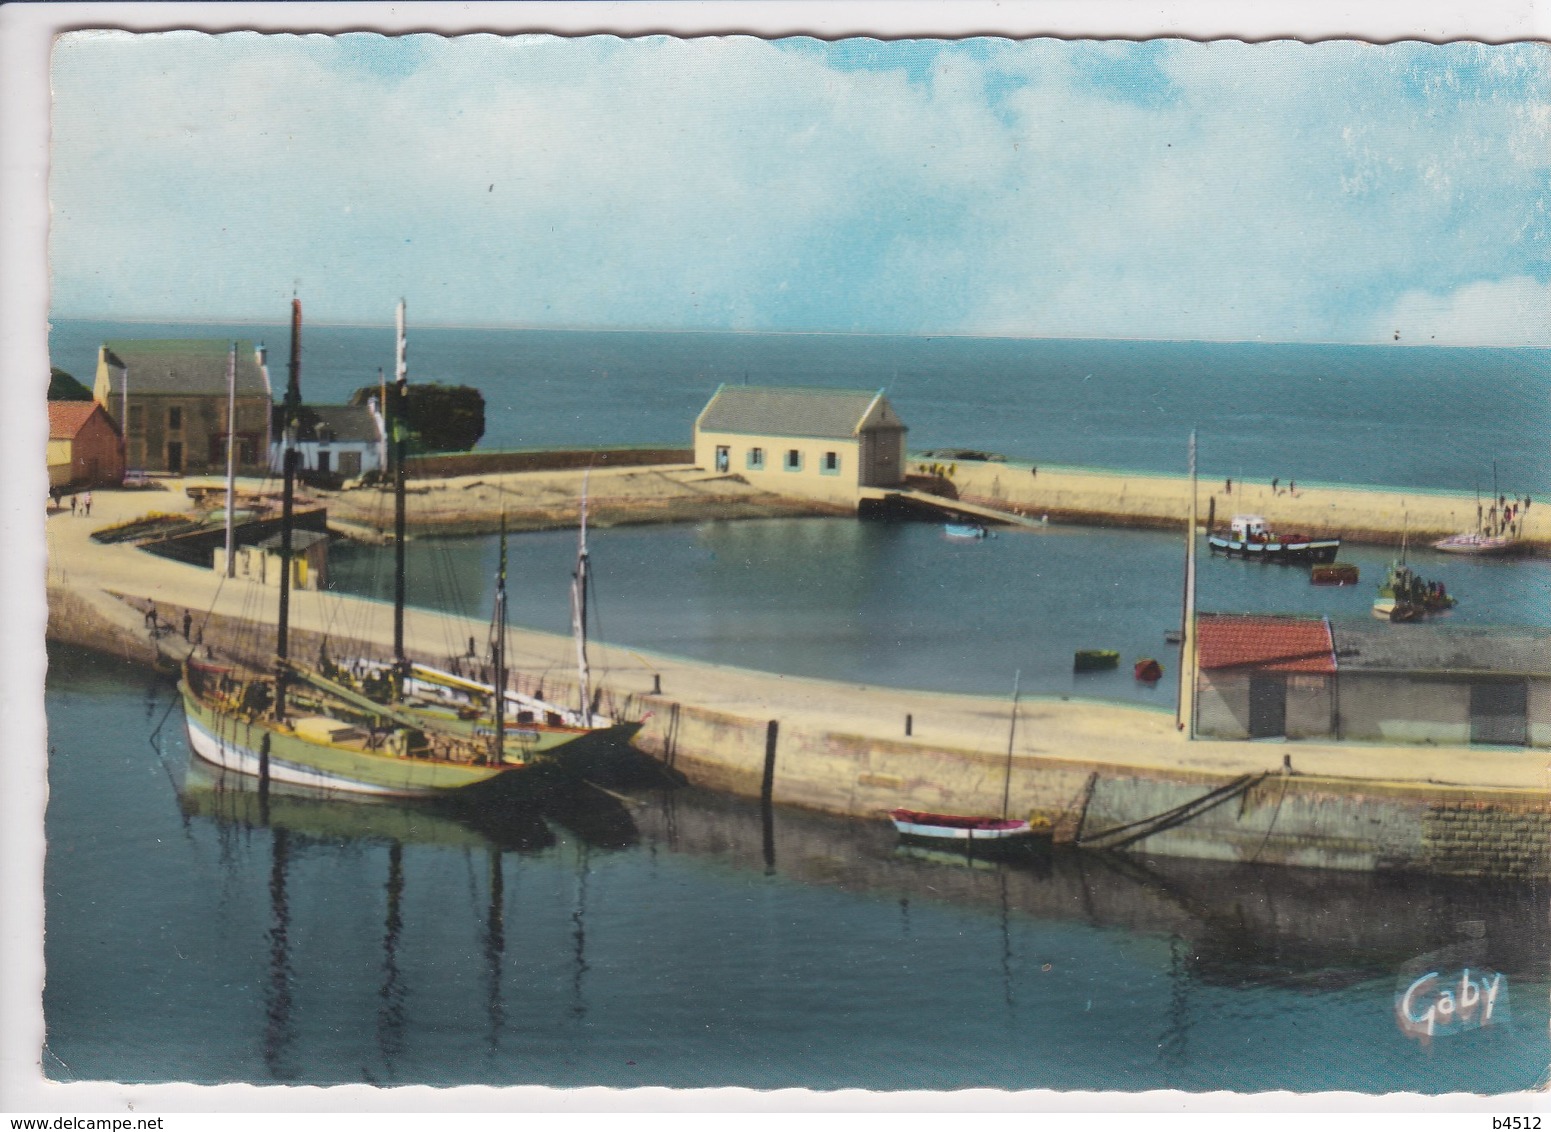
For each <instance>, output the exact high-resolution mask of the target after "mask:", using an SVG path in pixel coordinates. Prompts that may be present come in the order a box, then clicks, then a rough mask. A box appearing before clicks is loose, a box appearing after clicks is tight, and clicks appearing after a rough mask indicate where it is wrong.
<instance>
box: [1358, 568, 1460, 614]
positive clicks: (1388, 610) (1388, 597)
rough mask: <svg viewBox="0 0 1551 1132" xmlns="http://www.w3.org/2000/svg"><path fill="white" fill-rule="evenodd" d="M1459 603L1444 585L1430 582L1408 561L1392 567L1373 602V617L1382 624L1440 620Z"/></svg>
mask: <svg viewBox="0 0 1551 1132" xmlns="http://www.w3.org/2000/svg"><path fill="white" fill-rule="evenodd" d="M1458 604H1459V599H1458V598H1456V597H1454V596H1453V595H1452V594H1450V593H1449V591H1448V590H1447V589H1446V588H1445V586H1444V584H1443V583H1442V582H1429V581H1427V580H1426V579H1425V578H1423V577H1422V576H1421V575H1419V574H1418V573H1417V572H1416V571H1415V570H1413V569H1411V567H1409V566H1407V565H1406V564H1405V562H1404V560H1402V561H1400V562H1396V563H1394V564H1393V565H1391V566H1390V568H1389V575H1388V576H1387V577H1386V578H1385V579H1384V583H1383V584H1382V585H1381V586H1379V596H1378V597H1377V598H1375V599H1374V602H1373V615H1374V616H1375V617H1377V618H1379V620H1381V621H1416V620H1420V619H1421V618H1423V617H1436V616H1437V615H1438V614H1441V613H1447V612H1448V611H1449V610H1451V609H1453V608H1454V607H1455V606H1456V605H1458Z"/></svg>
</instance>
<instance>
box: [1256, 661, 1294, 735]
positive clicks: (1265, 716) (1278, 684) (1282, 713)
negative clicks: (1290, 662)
mask: <svg viewBox="0 0 1551 1132" xmlns="http://www.w3.org/2000/svg"><path fill="white" fill-rule="evenodd" d="M1286 734H1287V677H1286V676H1284V675H1283V674H1282V673H1280V672H1256V673H1254V674H1253V675H1252V676H1250V678H1249V737H1250V738H1251V739H1278V738H1281V737H1283V736H1285V735H1286Z"/></svg>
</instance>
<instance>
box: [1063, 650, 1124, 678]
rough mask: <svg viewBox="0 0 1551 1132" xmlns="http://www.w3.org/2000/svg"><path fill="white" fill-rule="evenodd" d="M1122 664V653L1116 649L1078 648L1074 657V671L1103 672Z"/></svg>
mask: <svg viewBox="0 0 1551 1132" xmlns="http://www.w3.org/2000/svg"><path fill="white" fill-rule="evenodd" d="M1119 664H1120V654H1119V653H1118V652H1116V651H1115V650H1114V649H1078V650H1077V655H1076V656H1074V657H1073V658H1072V671H1073V672H1102V671H1104V670H1105V669H1109V668H1114V667H1116V666H1117V665H1119Z"/></svg>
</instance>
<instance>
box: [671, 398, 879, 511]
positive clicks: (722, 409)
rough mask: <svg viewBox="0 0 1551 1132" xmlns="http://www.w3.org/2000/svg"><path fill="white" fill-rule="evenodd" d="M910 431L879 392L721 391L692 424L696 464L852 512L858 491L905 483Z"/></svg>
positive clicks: (764, 486) (779, 491)
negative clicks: (906, 452) (863, 488)
mask: <svg viewBox="0 0 1551 1132" xmlns="http://www.w3.org/2000/svg"><path fill="white" fill-rule="evenodd" d="M905 431H906V429H905V425H904V423H903V422H902V421H901V420H900V419H899V415H898V414H897V413H895V412H894V409H893V406H891V405H890V404H889V402H888V399H887V398H886V397H884V396H883V392H882V391H881V390H877V391H874V392H867V391H864V390H853V389H800V388H767V387H760V386H748V385H723V386H721V387H720V388H719V389H717V391H716V393H715V394H714V395H713V396H712V398H711V400H710V401H709V402H708V403H707V404H706V407H705V408H704V409H702V410H701V412H700V415H699V417H697V418H696V419H695V463H696V465H697V466H699V467H702V468H705V469H707V470H708V471H715V472H722V473H727V474H730V475H738V476H741V477H743V478H744V479H745V480H747V481H748V482H749V483H750V484H753V485H754V486H756V487H761V488H764V489H765V490H767V491H771V492H775V493H777V494H780V495H797V496H803V497H807V498H813V499H819V500H822V501H824V502H827V503H834V504H839V505H843V506H847V507H855V506H856V505H857V502H858V489H859V488H862V487H894V486H897V485H899V484H902V483H903V482H904V479H905Z"/></svg>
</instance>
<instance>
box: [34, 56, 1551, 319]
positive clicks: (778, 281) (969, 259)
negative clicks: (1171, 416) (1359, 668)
mask: <svg viewBox="0 0 1551 1132" xmlns="http://www.w3.org/2000/svg"><path fill="white" fill-rule="evenodd" d="M363 45H364V46H367V47H370V46H372V42H371V41H368V40H363V41H357V44H356V46H357V47H360V46H363ZM381 46H382V48H383V50H381V51H379V52H377V53H376V54H375V56H373V55H372V53H371V52H363V51H361V50H341V49H339V48H338V45H336V44H332V43H330V42H329V41H327V40H324V39H322V38H320V37H310V38H307V39H301V38H297V37H258V36H252V35H249V36H226V37H218V38H211V37H206V36H193V35H188V34H184V35H169V36H162V37H141V38H138V39H124V38H120V39H116V40H104V39H100V38H99V39H90V38H83V39H80V40H74V41H72V40H70V39H68V38H67V39H66V40H65V41H63V45H62V47H61V49H60V50H59V52H58V58H57V61H56V68H55V80H56V90H57V92H58V95H57V97H58V109H57V114H56V123H55V137H56V143H55V154H54V173H53V180H52V190H53V197H54V205H55V217H56V224H55V236H54V244H53V264H54V278H55V296H56V302H57V304H58V307H59V309H60V311H61V313H64V314H70V313H79V314H97V313H101V314H110V315H111V314H133V315H144V316H152V317H154V316H170V317H179V316H187V315H199V316H204V315H210V316H216V315H223V314H238V315H252V314H263V313H265V312H269V311H272V310H273V309H274V308H276V307H280V306H283V303H284V300H285V298H286V297H288V295H289V293H290V289H291V286H292V283H293V281H295V280H300V282H301V285H302V288H303V293H304V295H306V296H307V297H308V298H309V310H310V311H316V313H317V317H320V318H330V317H336V318H381V317H385V316H384V315H383V313H382V312H384V311H386V310H389V309H391V304H392V301H393V300H394V298H396V297H397V296H398V295H399V294H400V293H406V294H408V295H409V296H410V298H411V300H412V302H413V303H414V304H415V306H416V309H417V311H418V312H419V314H420V317H422V318H425V319H428V320H430V319H435V320H439V321H485V322H511V323H526V324H538V325H592V326H611V325H613V326H619V325H635V326H662V327H729V328H735V329H838V330H876V331H894V332H905V333H919V332H958V333H988V332H990V333H1009V334H1044V335H1089V336H1141V337H1203V338H1276V339H1291V340H1297V339H1321V340H1335V339H1347V340H1351V339H1355V338H1362V339H1366V338H1368V337H1370V336H1371V335H1372V333H1373V331H1372V325H1373V323H1374V320H1375V319H1376V318H1378V317H1379V315H1378V314H1377V313H1376V312H1382V311H1387V310H1388V309H1389V308H1390V307H1391V306H1392V305H1393V304H1394V302H1395V301H1396V299H1397V297H1398V296H1399V295H1400V294H1401V293H1402V292H1405V291H1408V290H1415V291H1421V292H1433V293H1438V294H1443V293H1447V292H1450V291H1452V290H1454V289H1456V288H1459V287H1462V286H1464V285H1465V284H1467V283H1468V282H1469V281H1471V280H1476V279H1492V278H1506V277H1510V276H1518V275H1523V276H1527V277H1537V278H1538V277H1543V276H1544V275H1546V274H1548V273H1551V258H1548V255H1547V252H1546V244H1547V242H1548V241H1547V237H1548V236H1551V225H1548V219H1547V215H1546V183H1547V182H1546V173H1547V169H1548V166H1551V113H1548V111H1547V105H1548V99H1547V97H1546V89H1545V88H1546V82H1545V80H1544V79H1538V80H1537V79H1535V78H1533V77H1531V78H1525V74H1526V73H1527V72H1526V70H1525V69H1526V68H1531V69H1532V68H1533V64H1535V63H1537V62H1541V63H1543V62H1544V59H1545V53H1544V51H1539V52H1538V53H1537V52H1536V49H1528V48H1522V47H1521V48H1502V49H1493V48H1472V49H1459V48H1451V49H1438V48H1427V47H1425V46H1419V45H1403V46H1400V47H1396V48H1371V47H1365V46H1362V45H1353V44H1330V45H1320V46H1313V47H1309V46H1300V45H1297V44H1277V45H1248V46H1246V45H1241V44H1211V45H1205V46H1203V45H1196V44H1187V43H1176V44H1172V45H1165V46H1161V47H1160V46H1159V45H1142V46H1135V45H1126V44H1106V45H1091V44H1087V45H1072V44H1061V43H1056V42H1052V41H1043V42H1033V43H1023V44H1014V43H991V44H986V45H982V47H981V48H980V49H975V48H974V47H973V46H971V45H951V46H948V47H944V48H943V49H942V50H940V51H938V52H937V53H936V55H935V57H934V61H933V62H932V63H931V65H930V66H929V67H928V68H927V69H926V70H925V71H924V72H923V71H921V70H920V69H917V70H916V71H915V72H914V73H913V74H912V75H907V72H906V69H905V68H903V67H899V68H892V67H881V68H880V67H878V66H876V62H877V61H878V60H881V61H884V62H887V61H888V60H890V59H894V58H898V59H901V60H903V59H905V57H906V54H907V53H906V51H905V47H906V45H899V44H880V45H878V49H877V50H876V51H875V52H871V53H870V54H871V55H872V56H873V64H871V65H869V66H868V67H865V68H862V69H849V68H847V67H843V66H840V65H832V64H835V63H836V60H835V59H834V58H833V55H832V52H830V51H829V49H827V48H824V47H822V46H821V45H818V44H813V45H811V46H810V47H808V48H805V49H791V48H790V47H781V46H776V45H772V44H769V43H765V42H762V41H759V40H754V39H748V38H738V37H733V38H722V39H702V40H692V41H681V40H674V39H669V38H664V37H657V38H653V39H649V40H639V41H620V40H613V39H609V38H606V37H596V38H590V39H581V40H559V39H549V38H545V37H526V38H522V39H517V40H507V39H497V38H495V37H490V36H478V37H469V38H466V39H458V40H450V41H443V40H437V39H435V38H433V37H412V38H411V40H410V41H406V42H404V43H401V44H397V43H383V44H381ZM1462 51H1463V53H1462ZM1440 52H1441V53H1442V54H1434V53H1440ZM1477 56H1479V57H1480V58H1481V59H1484V60H1485V61H1486V64H1487V65H1486V66H1485V67H1484V68H1481V70H1482V72H1483V75H1484V77H1482V76H1476V77H1472V73H1471V72H1469V70H1468V68H1465V67H1464V66H1463V63H1469V62H1471V61H1472V60H1474V59H1476V58H1477ZM917 58H919V53H917ZM1444 58H1447V59H1448V60H1449V61H1450V65H1449V67H1447V68H1439V67H1435V66H1434V64H1435V63H1436V62H1437V60H1439V59H1444ZM1133 62H1134V63H1135V64H1136V65H1135V66H1134V67H1133V66H1132V63H1133ZM400 64H402V65H400ZM1457 64H1458V65H1457ZM1429 68H1432V69H1431V70H1429ZM1418 71H1420V72H1421V73H1422V74H1423V79H1424V81H1422V82H1420V83H1419V82H1418V81H1417V79H1416V74H1417V72H1418ZM1434 71H1436V72H1438V74H1434V73H1433V72H1434ZM1438 75H1444V77H1438ZM1494 84H1495V85H1494ZM1526 92H1529V93H1526ZM1384 317H1388V316H1387V315H1386V316H1384Z"/></svg>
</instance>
